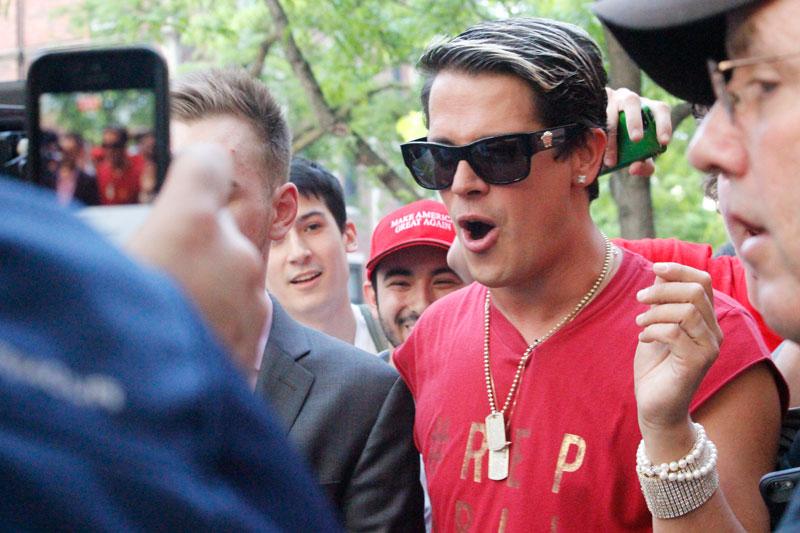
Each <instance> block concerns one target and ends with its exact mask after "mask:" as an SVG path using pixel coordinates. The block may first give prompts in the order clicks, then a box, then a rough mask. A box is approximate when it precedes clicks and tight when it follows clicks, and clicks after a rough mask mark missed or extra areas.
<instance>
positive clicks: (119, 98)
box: [41, 89, 155, 144]
mask: <svg viewBox="0 0 800 533" xmlns="http://www.w3.org/2000/svg"><path fill="white" fill-rule="evenodd" d="M81 101H84V102H87V101H88V102H89V103H91V104H92V105H90V106H88V107H87V106H86V105H84V106H81V103H80V102H81ZM82 107H84V109H81V108H82ZM154 109H155V100H154V96H153V94H152V93H151V92H147V91H142V90H136V89H131V90H126V91H103V92H99V93H57V94H49V95H46V97H43V99H42V109H41V113H42V117H43V123H44V124H46V125H48V127H52V128H54V129H55V130H56V131H57V132H58V133H79V134H80V135H81V136H82V137H83V138H84V139H85V140H86V141H87V142H89V143H92V144H100V143H101V141H102V139H101V137H102V133H103V129H105V128H106V127H107V126H120V125H125V126H126V127H127V128H128V130H129V133H141V132H144V131H148V130H152V129H153V125H154V124H155V117H154V116H153V110H154Z"/></svg>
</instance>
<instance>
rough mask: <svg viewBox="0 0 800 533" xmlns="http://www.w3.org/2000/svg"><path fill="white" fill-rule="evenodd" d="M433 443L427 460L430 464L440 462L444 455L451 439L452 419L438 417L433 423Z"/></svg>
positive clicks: (426, 457)
mask: <svg viewBox="0 0 800 533" xmlns="http://www.w3.org/2000/svg"><path fill="white" fill-rule="evenodd" d="M430 440H431V444H430V448H429V449H428V454H427V455H426V456H425V460H426V462H427V463H428V464H434V463H438V462H440V461H441V460H442V458H443V457H444V447H445V445H446V444H447V441H448V440H450V420H449V419H447V418H443V417H438V418H437V419H436V421H435V422H434V423H433V431H432V432H431V439H430Z"/></svg>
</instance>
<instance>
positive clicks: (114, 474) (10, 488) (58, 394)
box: [0, 178, 339, 531]
mask: <svg viewBox="0 0 800 533" xmlns="http://www.w3.org/2000/svg"><path fill="white" fill-rule="evenodd" d="M0 486H2V487H3V497H2V498H0V527H1V528H2V529H9V528H25V529H54V528H55V529H65V530H114V531H122V530H152V529H158V530H176V529H181V530H184V529H193V530H195V529H199V530H210V529H214V530H220V529H222V530H260V531H266V530H288V531H330V530H337V529H338V528H339V526H338V525H337V524H336V523H335V522H334V519H333V518H332V516H333V515H332V513H331V511H330V510H329V507H328V504H327V502H326V501H324V500H323V498H322V496H321V495H320V493H319V490H318V488H317V486H316V484H315V483H314V482H313V481H312V479H311V477H310V475H309V474H308V473H307V471H306V468H305V465H304V463H303V462H302V460H301V459H300V458H299V456H298V454H296V453H295V451H294V450H293V449H291V448H290V445H289V444H288V443H287V442H286V440H285V438H284V436H283V434H282V432H281V431H280V430H279V429H277V426H276V424H275V423H274V421H273V418H272V416H271V414H269V413H268V412H267V409H266V408H265V406H264V405H263V402H262V401H261V400H259V399H257V398H255V397H254V396H253V394H252V393H251V392H250V391H249V390H248V389H247V387H246V384H245V382H244V380H243V379H242V377H241V376H240V375H239V374H238V372H237V371H236V369H235V368H234V367H233V364H232V362H231V361H230V360H229V357H228V356H227V354H226V353H225V351H224V350H223V349H222V347H221V345H220V344H219V342H218V341H217V339H216V338H215V337H214V336H213V335H212V333H210V332H209V330H208V329H207V327H206V326H205V325H204V323H203V322H202V321H201V319H200V318H199V315H198V312H197V310H196V309H195V308H194V307H193V305H192V304H190V303H189V302H188V301H187V299H186V298H185V297H184V296H183V295H182V293H181V290H180V289H179V287H178V286H177V285H176V284H175V283H174V282H173V281H172V280H171V279H170V278H168V277H166V276H164V275H161V274H159V273H157V272H155V271H150V270H147V269H145V268H143V267H141V266H139V265H137V264H135V263H134V262H133V261H131V260H130V259H128V258H127V257H126V256H125V255H124V254H123V253H121V252H120V251H119V250H117V249H116V248H115V247H114V246H112V245H110V244H109V243H107V242H106V241H105V240H104V239H102V238H101V237H99V236H98V235H96V234H95V233H94V232H93V231H92V230H90V229H89V228H87V227H86V226H85V225H84V224H83V223H81V222H79V221H78V220H77V219H75V218H74V217H73V216H72V215H71V214H70V213H69V212H67V211H66V210H65V209H63V208H61V207H60V206H58V205H57V204H56V202H55V197H54V195H52V193H44V192H40V191H39V190H34V189H33V188H31V187H29V186H27V185H24V184H20V183H15V182H11V181H9V180H7V179H4V178H0Z"/></svg>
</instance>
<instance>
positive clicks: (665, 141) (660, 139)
mask: <svg viewBox="0 0 800 533" xmlns="http://www.w3.org/2000/svg"><path fill="white" fill-rule="evenodd" d="M658 142H659V143H660V144H661V145H665V144H668V143H669V135H667V134H666V133H664V134H662V135H660V136H659V137H658Z"/></svg>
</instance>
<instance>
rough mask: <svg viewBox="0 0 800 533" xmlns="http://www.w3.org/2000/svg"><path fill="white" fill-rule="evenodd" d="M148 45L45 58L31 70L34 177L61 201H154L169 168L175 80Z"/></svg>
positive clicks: (30, 173) (28, 108)
mask: <svg viewBox="0 0 800 533" xmlns="http://www.w3.org/2000/svg"><path fill="white" fill-rule="evenodd" d="M167 78H168V76H167V67H166V64H165V63H164V60H163V59H162V58H161V56H160V55H159V54H158V53H157V52H155V51H154V50H152V49H150V48H147V47H125V48H95V49H64V50H55V51H49V52H46V53H43V54H42V55H40V56H39V57H37V58H36V59H35V60H34V62H33V63H32V64H31V66H30V69H29V70H28V78H27V84H26V111H27V126H28V162H27V178H28V180H30V181H31V182H33V183H36V184H38V185H40V186H42V187H45V188H48V189H51V190H53V191H54V192H55V193H56V194H57V196H58V199H59V201H61V202H62V203H65V204H66V203H70V202H72V201H74V200H77V201H80V202H82V203H83V204H84V205H86V206H130V205H142V204H147V203H149V202H150V201H151V200H152V199H153V197H154V196H155V195H156V193H157V192H158V190H159V188H160V187H161V184H162V183H163V181H164V176H165V175H166V171H167V166H168V164H169V108H168V90H169V82H168V79H167Z"/></svg>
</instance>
